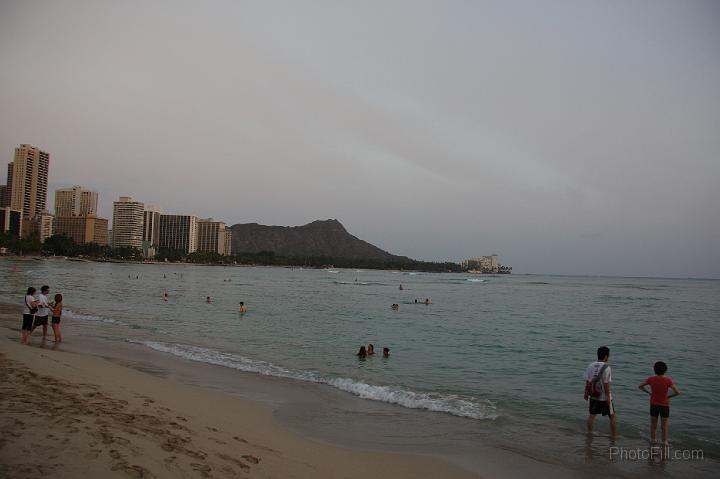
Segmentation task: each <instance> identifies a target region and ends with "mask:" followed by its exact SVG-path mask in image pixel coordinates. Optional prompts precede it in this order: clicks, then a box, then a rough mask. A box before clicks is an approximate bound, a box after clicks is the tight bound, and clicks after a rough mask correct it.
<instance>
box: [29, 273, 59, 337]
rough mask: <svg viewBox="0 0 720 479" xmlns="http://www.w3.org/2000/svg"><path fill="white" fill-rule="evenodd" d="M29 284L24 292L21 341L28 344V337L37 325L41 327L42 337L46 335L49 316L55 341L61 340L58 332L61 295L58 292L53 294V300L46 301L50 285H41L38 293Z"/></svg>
mask: <svg viewBox="0 0 720 479" xmlns="http://www.w3.org/2000/svg"><path fill="white" fill-rule="evenodd" d="M36 292H37V290H36V289H35V288H33V287H32V286H30V287H29V288H28V289H27V293H26V294H25V301H24V304H23V319H22V328H21V330H20V331H21V342H22V343H23V344H30V338H31V337H32V334H33V332H34V331H35V329H36V328H37V327H38V326H42V328H43V338H45V337H47V328H48V317H49V316H50V315H51V314H52V316H50V317H51V318H52V319H51V324H52V330H53V334H54V335H55V342H56V343H59V342H61V341H62V334H61V333H60V318H61V316H62V310H63V297H62V294H60V293H58V294H56V295H55V301H48V296H49V295H50V286H47V285H45V286H42V287H41V288H40V293H39V294H36Z"/></svg>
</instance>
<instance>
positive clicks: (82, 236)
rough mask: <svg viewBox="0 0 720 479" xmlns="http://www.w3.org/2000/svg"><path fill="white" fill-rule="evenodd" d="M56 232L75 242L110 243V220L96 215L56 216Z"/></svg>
mask: <svg viewBox="0 0 720 479" xmlns="http://www.w3.org/2000/svg"><path fill="white" fill-rule="evenodd" d="M55 234H58V235H63V236H67V237H68V238H71V239H72V240H73V241H74V242H75V244H87V243H95V244H98V245H100V246H107V244H108V220H106V219H105V218H98V217H96V216H95V215H83V216H59V217H55Z"/></svg>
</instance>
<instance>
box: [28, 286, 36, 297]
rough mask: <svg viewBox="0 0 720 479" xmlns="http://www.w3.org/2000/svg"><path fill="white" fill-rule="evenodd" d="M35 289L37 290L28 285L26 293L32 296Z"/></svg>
mask: <svg viewBox="0 0 720 479" xmlns="http://www.w3.org/2000/svg"><path fill="white" fill-rule="evenodd" d="M35 291H37V290H36V289H35V288H33V287H32V286H30V287H29V288H28V290H27V294H29V295H30V296H32V295H33V294H35Z"/></svg>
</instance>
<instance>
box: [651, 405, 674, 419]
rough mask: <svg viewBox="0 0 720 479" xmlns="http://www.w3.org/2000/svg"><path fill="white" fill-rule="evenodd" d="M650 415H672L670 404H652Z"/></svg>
mask: <svg viewBox="0 0 720 479" xmlns="http://www.w3.org/2000/svg"><path fill="white" fill-rule="evenodd" d="M650 416H652V417H658V416H660V417H670V406H658V405H657V404H651V405H650Z"/></svg>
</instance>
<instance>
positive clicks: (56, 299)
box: [55, 293, 62, 303]
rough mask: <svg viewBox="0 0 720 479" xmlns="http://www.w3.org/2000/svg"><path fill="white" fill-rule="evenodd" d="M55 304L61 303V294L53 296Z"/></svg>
mask: <svg viewBox="0 0 720 479" xmlns="http://www.w3.org/2000/svg"><path fill="white" fill-rule="evenodd" d="M55 303H62V294H60V293H58V294H56V295H55Z"/></svg>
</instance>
